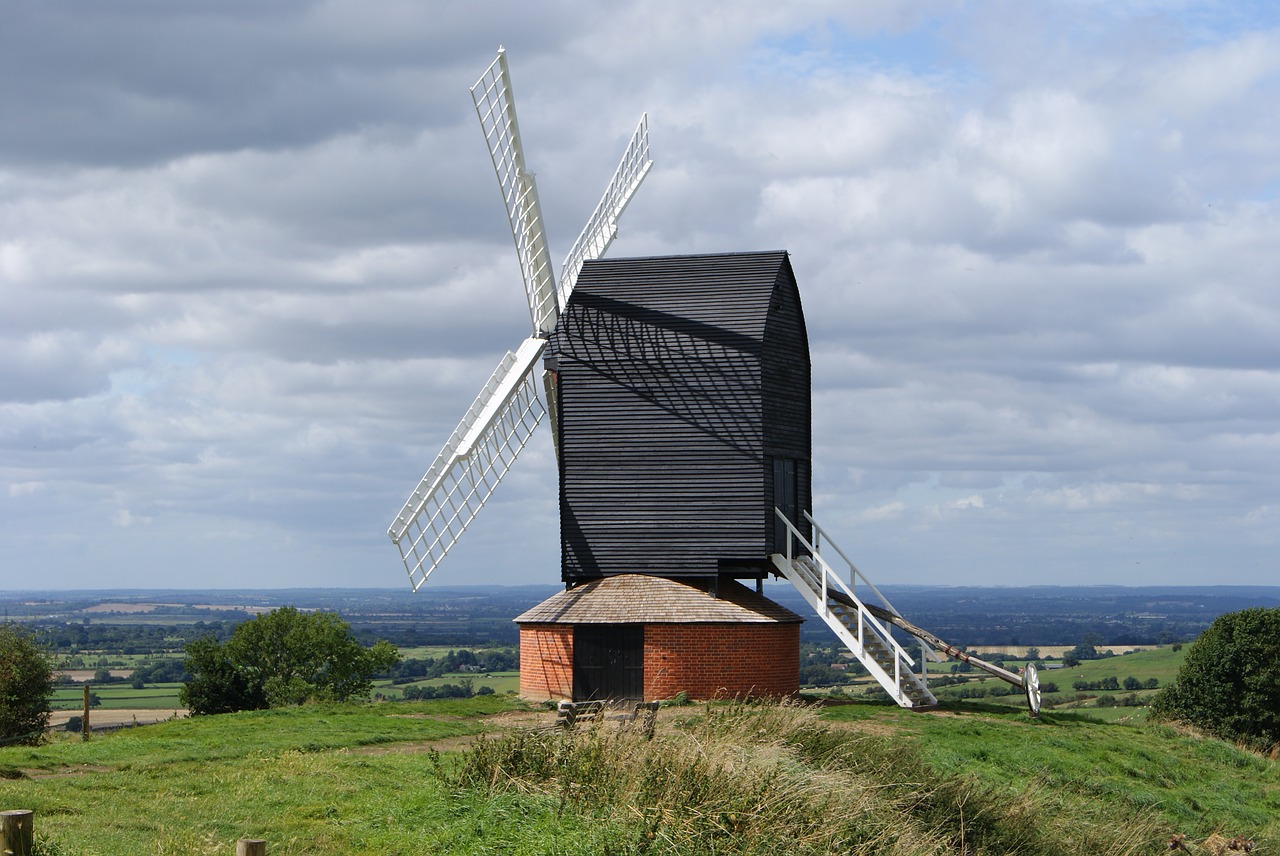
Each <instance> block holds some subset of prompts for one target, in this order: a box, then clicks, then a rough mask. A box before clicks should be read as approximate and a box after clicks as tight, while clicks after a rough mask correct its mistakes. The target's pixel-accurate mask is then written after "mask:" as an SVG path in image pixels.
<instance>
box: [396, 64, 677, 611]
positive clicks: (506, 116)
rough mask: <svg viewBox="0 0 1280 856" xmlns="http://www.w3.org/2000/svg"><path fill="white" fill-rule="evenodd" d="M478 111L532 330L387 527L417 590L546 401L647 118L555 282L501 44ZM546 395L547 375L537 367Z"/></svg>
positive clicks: (636, 175)
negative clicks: (577, 296)
mask: <svg viewBox="0 0 1280 856" xmlns="http://www.w3.org/2000/svg"><path fill="white" fill-rule="evenodd" d="M471 98H472V101H474V102H475V107H476V115H477V116H478V117H479V119H480V127H481V129H482V130H483V131H484V136H485V143H486V145H487V146H488V149H489V156H490V158H491V159H492V161H493V169H494V172H495V173H496V174H497V177H498V185H499V187H500V188H501V190H502V199H503V203H504V204H505V205H506V209H507V218H508V220H509V221H510V224H511V235H512V237H513V238H514V240H515V244H516V252H517V254H518V255H519V257H520V272H521V275H522V276H523V278H524V284H525V292H526V295H527V297H528V303H529V315H530V318H531V320H532V322H533V336H531V337H530V338H528V339H526V340H525V341H524V343H523V344H522V345H521V346H520V347H519V349H518V350H517V351H516V352H515V353H508V354H507V355H506V356H505V357H503V359H502V361H501V362H500V363H499V364H498V367H497V368H496V369H495V370H494V372H493V375H492V376H491V377H490V378H489V381H488V383H486V384H485V386H484V388H483V389H482V390H481V391H480V394H479V395H478V396H477V397H476V400H475V402H474V403H473V404H472V405H471V408H470V409H469V410H468V411H467V414H466V416H464V417H463V418H462V421H461V422H460V423H458V427H457V428H456V429H455V430H454V432H453V435H452V436H450V438H449V441H448V442H447V443H445V445H444V448H443V449H442V450H441V451H440V454H439V455H437V456H436V459H435V462H434V463H432V465H431V467H430V469H428V470H427V473H426V475H424V476H423V477H422V480H421V481H420V482H419V483H418V486H417V488H415V489H414V491H413V493H412V494H411V495H410V497H409V499H408V501H407V502H406V503H405V504H404V507H403V508H402V509H401V510H400V513H399V514H398V515H397V516H396V519H395V520H394V521H393V522H392V524H391V526H390V527H389V528H388V530H387V534H388V535H390V536H391V540H392V541H394V542H395V544H396V546H397V547H398V548H399V550H400V555H401V558H402V559H403V560H404V565H405V569H406V570H407V571H408V572H409V580H410V582H411V583H412V585H413V588H414V590H415V591H416V590H417V589H418V587H419V586H421V585H422V584H423V583H424V582H426V580H427V577H429V576H430V575H431V572H432V571H433V570H435V568H436V566H437V565H439V563H440V561H441V560H442V559H443V558H444V556H445V554H446V553H447V552H448V551H449V548H450V547H452V546H453V545H454V543H455V542H456V541H457V540H458V538H459V536H461V535H462V532H463V530H464V529H466V527H467V525H468V524H470V523H471V521H472V520H473V519H474V518H475V516H476V514H477V513H478V512H479V511H480V508H481V507H482V506H483V505H484V503H485V501H486V500H488V499H489V497H490V496H491V495H492V494H493V491H494V489H495V488H496V487H497V486H498V482H499V481H500V480H501V479H502V477H503V476H504V475H505V474H506V472H507V470H508V469H509V468H510V467H511V464H512V463H513V462H514V461H515V458H516V456H517V455H518V454H519V453H520V450H521V449H523V448H524V446H525V444H526V443H527V442H528V440H529V437H530V436H531V435H532V434H533V431H534V429H535V428H537V426H538V423H539V422H540V421H541V420H542V417H543V416H544V415H545V414H546V407H545V406H544V405H543V403H542V401H541V400H540V399H539V398H538V391H537V386H538V385H537V382H536V381H535V379H534V368H535V366H536V365H537V363H538V359H539V357H541V356H542V352H543V350H544V349H545V347H546V336H547V335H548V333H550V331H551V330H552V329H554V327H555V324H556V320H557V319H558V318H559V315H560V310H561V308H562V307H563V306H564V304H565V303H566V302H567V301H568V299H569V293H570V292H571V291H572V290H573V284H574V282H576V281H577V276H578V271H579V270H580V269H581V267H582V264H583V262H584V261H587V260H589V259H595V258H599V257H600V256H602V255H603V254H604V252H605V250H606V249H607V248H608V247H609V244H610V243H611V242H612V241H613V239H614V238H615V237H616V236H617V221H618V217H619V216H620V215H621V214H622V211H623V210H624V209H625V208H626V207H627V203H628V202H630V201H631V197H632V194H634V193H635V191H636V188H638V187H639V186H640V183H641V182H642V181H643V180H644V177H645V175H646V174H648V172H649V168H650V166H652V164H653V162H652V161H651V160H650V159H649V121H648V117H647V116H642V117H641V119H640V124H639V125H638V126H637V128H636V130H635V133H634V134H633V135H632V137H631V141H630V143H629V144H628V146H627V149H626V151H625V152H624V154H623V156H622V161H621V162H620V163H619V164H618V168H617V170H616V171H615V172H614V175H613V179H612V180H611V181H610V183H609V186H608V187H607V188H606V189H605V193H604V196H603V198H602V199H601V200H600V203H599V204H598V205H597V206H596V210H595V212H594V213H593V214H592V215H591V218H590V219H589V220H588V221H587V225H586V226H585V227H584V228H583V230H582V233H581V234H580V235H579V236H578V240H577V241H576V242H575V243H574V246H573V249H572V250H571V251H570V252H569V255H568V258H567V259H566V260H565V264H564V266H563V267H562V269H561V279H560V282H559V284H557V282H556V279H555V274H554V272H553V270H552V267H551V256H550V252H549V250H548V248H547V236H546V229H545V228H544V226H543V222H542V208H541V205H540V204H539V202H538V189H537V186H536V184H535V183H534V179H533V174H532V173H531V172H529V170H528V168H527V167H526V166H525V160H524V152H523V149H522V147H521V143H520V126H519V124H518V123H517V121H516V109H515V101H514V100H513V98H512V94H511V76H510V71H509V70H508V68H507V57H506V52H505V51H503V50H502V49H501V48H499V50H498V56H497V58H496V59H495V60H494V61H493V63H492V64H491V65H490V66H489V68H488V69H486V70H485V73H484V74H483V75H482V76H481V78H480V80H478V81H477V82H476V84H475V86H473V87H472V88H471ZM543 381H544V383H545V384H546V387H547V390H548V392H547V394H548V396H550V395H552V394H553V391H554V382H553V381H554V379H553V378H551V376H550V375H549V374H544V378H543Z"/></svg>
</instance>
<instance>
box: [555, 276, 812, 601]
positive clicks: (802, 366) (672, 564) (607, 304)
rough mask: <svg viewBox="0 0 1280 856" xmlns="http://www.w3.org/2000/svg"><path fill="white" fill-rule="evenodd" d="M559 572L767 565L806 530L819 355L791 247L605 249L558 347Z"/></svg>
mask: <svg viewBox="0 0 1280 856" xmlns="http://www.w3.org/2000/svg"><path fill="white" fill-rule="evenodd" d="M546 359H547V360H548V363H549V366H550V367H553V368H554V369H555V371H556V377H557V384H556V400H555V408H556V413H555V414H554V415H553V419H555V420H556V422H557V427H558V430H557V431H556V442H557V446H558V449H557V451H558V452H559V462H560V519H561V551H562V565H561V567H562V575H563V578H564V581H565V583H566V584H568V585H570V586H572V585H575V584H578V583H581V582H585V581H589V580H593V579H598V578H600V577H605V576H611V575H616V574H628V573H641V574H654V575H659V576H664V577H671V578H680V577H702V578H710V580H711V581H712V583H713V584H714V581H715V579H716V578H718V577H733V578H739V579H746V578H755V579H761V578H763V577H764V576H765V575H766V574H767V573H768V572H770V570H771V569H772V565H771V563H770V561H769V555H770V554H771V553H775V552H777V553H785V552H786V548H787V543H786V542H787V540H788V539H787V529H786V527H785V525H783V524H782V523H781V522H780V521H778V520H777V518H776V515H775V513H774V508H775V507H776V508H778V509H780V510H781V511H782V512H783V513H784V514H785V515H786V516H787V518H788V519H789V520H790V521H792V523H793V524H794V525H795V526H796V527H797V529H799V530H800V532H801V533H802V534H803V535H804V536H805V537H806V538H808V537H810V527H809V525H808V521H807V520H805V518H804V515H803V513H802V512H803V511H804V510H807V509H809V508H811V507H812V480H811V479H812V476H811V474H812V464H811V450H812V441H811V427H812V423H811V416H810V364H809V346H808V337H807V334H806V332H805V324H804V314H803V311H802V309H801V305H800V296H799V292H798V290H797V288H796V281H795V275H794V274H793V272H792V270H791V263H790V260H789V258H788V256H787V254H786V253H785V252H767V253H735V254H723V255H703V256H680V257H664V258H639V259H616V260H607V259H606V260H597V261H592V262H588V263H587V264H586V265H584V266H583V269H582V272H581V275H580V276H579V278H578V281H577V285H576V287H575V289H574V291H573V295H572V297H571V299H570V300H569V303H568V306H567V307H566V309H565V311H564V313H563V314H562V315H561V317H560V321H559V323H558V324H557V326H556V329H555V331H554V332H553V334H552V336H551V338H550V341H549V345H548V350H547V355H546Z"/></svg>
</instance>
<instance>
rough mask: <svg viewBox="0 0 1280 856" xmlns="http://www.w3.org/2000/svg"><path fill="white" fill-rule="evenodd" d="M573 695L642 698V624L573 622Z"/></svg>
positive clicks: (585, 698)
mask: <svg viewBox="0 0 1280 856" xmlns="http://www.w3.org/2000/svg"><path fill="white" fill-rule="evenodd" d="M573 699H574V701H592V700H596V699H600V700H611V701H643V700H644V625H642V624H575V625H574V627H573Z"/></svg>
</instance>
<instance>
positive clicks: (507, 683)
mask: <svg viewBox="0 0 1280 856" xmlns="http://www.w3.org/2000/svg"><path fill="white" fill-rule="evenodd" d="M464 680H469V681H471V685H472V687H473V688H474V689H477V690H478V689H480V688H481V687H490V688H492V689H493V691H494V692H495V693H498V694H502V693H506V692H508V691H510V692H519V691H520V673H519V672H490V673H487V674H476V673H475V672H465V673H458V674H453V675H445V676H444V677H440V678H428V679H426V680H421V681H414V682H413V683H409V684H392V683H391V682H390V681H377V682H375V684H374V687H373V690H374V692H380V693H382V694H383V695H385V696H387V697H388V698H399V697H400V696H401V695H402V694H403V692H404V689H405V687H438V686H442V685H443V684H458V683H460V682H462V681H464Z"/></svg>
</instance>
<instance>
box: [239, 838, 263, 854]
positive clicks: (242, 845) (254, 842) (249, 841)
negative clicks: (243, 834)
mask: <svg viewBox="0 0 1280 856" xmlns="http://www.w3.org/2000/svg"><path fill="white" fill-rule="evenodd" d="M236 856H267V840H266V839H265V838H241V839H240V840H239V841H237V842H236Z"/></svg>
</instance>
